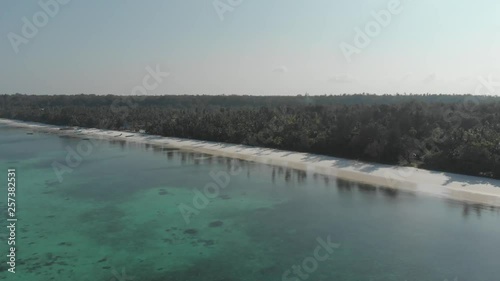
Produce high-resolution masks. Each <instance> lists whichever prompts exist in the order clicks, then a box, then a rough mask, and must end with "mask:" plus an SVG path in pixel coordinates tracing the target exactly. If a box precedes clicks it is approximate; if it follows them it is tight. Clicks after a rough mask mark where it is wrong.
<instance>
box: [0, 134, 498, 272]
mask: <svg viewBox="0 0 500 281" xmlns="http://www.w3.org/2000/svg"><path fill="white" fill-rule="evenodd" d="M28 132H29V131H26V130H24V129H13V128H7V127H0V171H1V173H0V183H1V186H3V187H5V186H6V183H7V175H6V172H7V169H8V168H16V170H17V184H18V190H17V200H16V201H17V202H16V203H17V216H18V219H19V221H18V222H17V229H16V230H17V239H16V241H17V242H16V246H17V265H16V274H11V273H7V272H6V269H7V265H6V263H5V262H3V261H2V265H1V267H2V271H1V272H0V279H4V280H23V281H31V280H37V281H43V280H78V281H79V280H92V281H96V280H103V281H104V280H106V281H109V280H120V281H122V280H136V281H137V280H140V281H153V280H154V281H160V280H209V281H210V280H282V278H283V276H284V275H285V276H286V277H287V278H288V280H294V281H298V280H359V281H364V280H366V281H391V280H394V281H396V280H397V281H404V280H408V281H417V280H418V281H424V280H429V281H442V280H446V279H447V280H450V281H451V280H455V279H456V280H460V281H461V280H474V281H481V280H485V281H486V280H487V281H491V280H498V276H499V275H498V274H499V272H500V271H499V268H500V260H499V259H498V253H499V252H500V213H499V211H498V210H496V209H493V208H490V207H487V206H481V205H471V204H465V203H461V202H455V201H450V200H444V199H439V198H432V197H428V196H426V195H421V194H413V193H408V192H401V191H396V190H392V189H386V188H383V187H376V186H369V185H362V184H356V183H351V182H346V181H342V180H339V179H336V178H333V177H325V176H322V175H317V174H311V173H306V172H303V171H298V170H293V169H287V168H280V167H273V166H268V165H263V164H257V163H249V162H244V161H238V160H232V159H228V158H223V157H217V156H211V155H204V154H199V153H192V152H189V151H180V150H175V149H170V148H168V147H153V146H149V145H142V144H136V143H127V142H108V141H95V142H94V143H95V146H92V151H91V152H90V153H89V155H87V156H85V157H83V158H82V159H81V161H76V162H74V163H72V164H75V163H77V164H75V165H74V167H73V168H71V167H70V169H71V172H66V173H64V174H62V181H59V179H58V177H57V175H56V173H55V172H54V169H53V167H52V165H53V163H54V161H57V162H58V163H61V164H65V165H66V164H67V163H66V159H65V158H66V157H67V156H68V148H69V149H70V150H71V149H73V150H77V148H79V145H80V148H82V147H83V146H81V145H82V140H81V139H77V138H69V137H61V136H58V135H53V134H46V133H37V132H35V133H34V134H27V133H28ZM87 142H88V141H87ZM73 160H74V159H73ZM68 167H69V166H68ZM214 175H218V176H214ZM207 186H208V187H207ZM204 187H207V189H204ZM3 190H5V188H3ZM207 190H208V191H209V192H212V193H206V192H207ZM203 194H205V195H203ZM215 195H217V196H215ZM207 196H208V197H207ZM6 198H7V194H6V191H5V192H4V194H3V195H0V202H1V207H2V214H3V217H4V218H5V217H6V214H5V206H6ZM206 198H208V201H207V200H205V199H206ZM181 210H184V211H185V212H182V211H181ZM188 213H189V214H188ZM3 221H4V225H2V226H5V224H6V221H5V220H3ZM2 229H6V228H5V227H2ZM0 236H1V238H2V240H3V241H0V243H1V244H0V245H1V246H0V250H1V251H2V253H5V254H2V256H4V257H5V255H6V254H7V242H6V241H7V231H2V233H0ZM329 239H330V241H331V242H332V243H334V244H335V245H337V246H338V247H336V248H335V249H332V251H331V252H329V251H328V250H327V249H325V248H324V247H323V248H320V250H319V252H318V251H316V249H317V248H318V247H322V245H323V244H324V243H322V242H320V241H323V242H325V241H327V240H329ZM318 253H320V254H321V255H320V256H321V260H318V258H317V257H318V255H315V254H318ZM315 256H316V258H315ZM4 259H5V261H6V257H5V258H4ZM299 265H300V266H299ZM294 266H295V267H294ZM294 278H295V279H294Z"/></svg>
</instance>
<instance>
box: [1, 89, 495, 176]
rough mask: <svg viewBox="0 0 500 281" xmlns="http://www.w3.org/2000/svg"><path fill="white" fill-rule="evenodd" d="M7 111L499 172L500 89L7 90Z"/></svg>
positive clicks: (26, 117) (68, 122) (59, 121)
mask: <svg viewBox="0 0 500 281" xmlns="http://www.w3.org/2000/svg"><path fill="white" fill-rule="evenodd" d="M0 118H9V119H17V120H23V121H35V122H42V123H48V124H54V125H64V126H80V127H92V128H101V129H114V130H132V131H137V130H145V131H146V132H147V133H149V134H155V135H162V136H170V137H180V138H192V139H198V140H207V141H217V142H227V143H235V144H244V145H251V146H262V147H269V148H277V149H283V150H293V151H301V152H310V153H316V154H323V155H331V156H336V157H343V158H349V159H359V160H364V161H372V162H379V163H385V164H394V165H410V166H416V167H422V168H427V169H433V170H439V171H448V172H456V173H462V174H469V175H475V176H484V177H492V178H497V179H498V178H500V133H499V132H500V98H497V97H491V96H490V97H486V96H471V95H419V96H414V95H383V96H378V95H368V94H359V95H341V96H332V95H329V96H327V95H323V96H309V95H303V96H301V95H299V96H208V95H203V96H186V95H177V96H142V97H141V96H135V97H131V96H128V97H127V96H114V95H105V96H99V95H83V94H82V95H54V96H49V95H21V94H16V95H1V96H0Z"/></svg>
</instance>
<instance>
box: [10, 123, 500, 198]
mask: <svg viewBox="0 0 500 281" xmlns="http://www.w3.org/2000/svg"><path fill="white" fill-rule="evenodd" d="M0 125H7V126H10V127H19V128H26V129H29V130H33V131H42V132H52V133H57V134H64V135H71V136H74V137H79V138H99V139H107V140H124V141H129V142H137V143H147V144H152V145H161V146H168V147H174V148H179V149H184V150H191V151H196V152H201V153H207V154H213V155H220V156H225V157H231V158H237V159H242V160H248V161H254V162H259V163H264V164H270V165H276V166H286V167H289V168H294V169H300V170H305V171H307V172H308V173H318V174H325V175H331V176H335V177H339V178H343V179H346V180H352V181H356V182H361V183H367V184H372V185H377V186H385V187H391V188H396V189H402V190H408V191H413V192H418V193H425V194H429V195H432V196H437V197H441V198H449V199H453V200H459V201H467V202H470V203H477V204H484V205H488V206H495V207H500V180H494V179H488V178H480V177H473V176H465V175H458V174H452V173H443V172H434V171H427V170H422V169H415V168H403V167H397V166H389V165H382V164H373V163H363V162H358V161H353V160H346V159H340V158H335V157H329V156H321V155H314V154H308V153H298V152H291V151H282V150H276V149H268V148H258V147H248V146H243V145H233V144H226V143H215V142H207V141H196V140H189V139H179V138H168V137H161V136H153V135H145V134H140V133H130V132H122V131H110V130H100V129H85V128H78V131H75V130H61V127H59V126H53V125H46V124H41V123H33V122H23V121H16V120H8V119H0Z"/></svg>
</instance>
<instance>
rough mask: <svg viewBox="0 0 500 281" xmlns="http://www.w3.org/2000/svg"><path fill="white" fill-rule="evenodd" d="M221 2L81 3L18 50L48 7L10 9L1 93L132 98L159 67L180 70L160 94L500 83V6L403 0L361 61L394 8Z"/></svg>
mask: <svg viewBox="0 0 500 281" xmlns="http://www.w3.org/2000/svg"><path fill="white" fill-rule="evenodd" d="M53 1H55V0H53ZM218 1H220V2H219V3H228V2H230V1H229V0H218ZM42 2H48V0H42ZM213 2H214V1H213V0H207V1H204V0H203V1H196V0H193V1H189V0H175V1H174V0H171V1H168V0H164V1H159V0H158V1H156V0H150V1H131V0H129V1H117V0H107V1H97V0H87V1H82V0H72V1H70V2H69V3H68V4H65V5H59V11H58V12H57V13H55V15H54V16H53V17H50V18H49V20H48V23H47V24H46V25H45V26H43V27H40V28H38V32H37V33H36V34H35V35H34V37H33V38H29V39H27V41H28V42H27V43H22V44H19V45H18V46H17V47H18V53H16V52H15V51H14V49H15V48H13V46H12V43H11V39H9V34H12V33H14V34H16V35H19V36H22V28H23V25H24V23H23V20H22V18H23V17H26V18H27V19H28V20H29V21H31V22H33V16H34V15H35V14H36V13H37V12H39V11H43V10H42V8H41V6H40V5H39V3H38V1H28V0H24V1H2V2H1V3H0V35H1V36H2V40H1V41H0V42H1V43H0V61H1V63H2V67H1V68H0V93H9V94H10V93H16V92H20V93H34V94H77V93H87V94H92V93H93V94H130V92H131V90H132V88H133V87H134V86H136V85H140V84H141V83H142V82H141V81H142V79H143V77H144V76H145V75H146V74H147V72H146V71H145V67H147V66H148V65H149V66H151V67H153V68H154V67H155V66H156V65H160V69H162V70H163V71H168V72H170V76H169V77H168V79H166V80H165V81H163V82H162V83H161V84H160V86H159V87H158V88H156V89H154V90H152V91H150V94H158V95H159V94H255V95H263V94H273V95H283V94H292V95H296V94H304V93H306V92H308V93H310V94H341V93H344V92H346V93H354V92H371V93H379V94H382V93H396V92H400V93H403V92H414V93H423V92H432V93H440V92H442V93H454V92H455V93H464V92H472V91H473V90H474V88H475V86H476V85H477V84H478V83H479V82H478V79H477V77H478V76H479V75H482V76H485V77H486V76H488V75H490V74H492V75H493V76H494V77H495V76H497V77H500V71H499V67H500V64H499V63H500V2H499V1H498V0H477V1H470V0H456V1H451V0H443V1H436V0H413V1H411V0H401V6H400V10H401V11H400V13H398V14H392V16H391V20H390V22H389V24H388V25H387V26H385V27H381V29H380V32H378V33H377V34H376V35H375V36H373V37H371V42H370V44H368V45H367V46H363V48H358V49H359V53H356V54H354V55H353V56H352V57H351V59H352V60H351V61H350V62H349V61H348V60H347V59H346V57H345V56H344V54H343V52H342V50H341V48H340V47H339V45H340V44H341V43H342V42H345V43H347V44H350V45H352V46H355V43H354V37H355V34H356V33H355V28H360V29H364V28H365V27H366V25H367V24H368V23H370V22H371V21H373V16H372V14H371V13H372V12H378V11H380V10H382V9H387V6H388V3H389V2H390V1H385V0H384V1H380V0H344V1H339V0H315V1H303V0H300V1H299V0H275V1H269V0H242V3H241V4H240V5H238V6H235V7H232V8H231V9H232V10H231V11H227V12H225V13H223V14H222V16H223V20H221V18H220V17H219V14H218V13H217V11H216V9H215V8H214V5H213ZM498 80H500V79H498ZM497 92H498V93H500V89H498V91H497Z"/></svg>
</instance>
